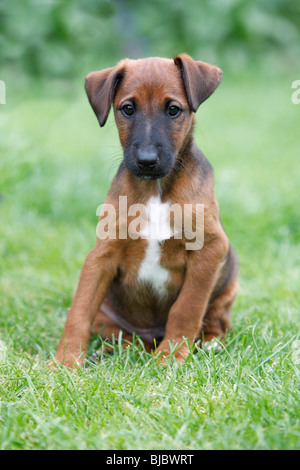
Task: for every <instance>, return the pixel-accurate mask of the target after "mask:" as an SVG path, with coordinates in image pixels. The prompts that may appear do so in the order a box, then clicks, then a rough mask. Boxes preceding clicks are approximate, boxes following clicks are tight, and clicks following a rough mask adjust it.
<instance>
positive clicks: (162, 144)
mask: <svg viewBox="0 0 300 470" xmlns="http://www.w3.org/2000/svg"><path fill="white" fill-rule="evenodd" d="M221 77H222V71H221V70H220V69H219V68H218V67H215V66H213V65H210V64H206V63H205V62H200V61H194V60H193V59H192V58H191V57H189V56H188V55H186V54H180V55H178V56H176V57H175V58H174V60H171V59H162V58H158V57H155V58H148V59H138V60H129V59H125V60H123V61H121V62H120V63H119V64H117V65H116V66H115V67H111V68H108V69H105V70H101V71H99V72H92V73H90V74H89V75H88V76H87V77H86V91H87V95H88V98H89V101H90V104H91V106H92V108H93V110H94V112H95V114H96V116H97V118H98V120H99V123H100V126H104V124H105V122H106V120H107V117H108V114H109V110H110V107H111V104H112V103H113V107H114V114H115V120H116V123H117V126H118V130H119V136H120V140H121V144H122V146H123V149H124V159H125V163H126V166H127V168H128V170H129V171H130V172H131V173H132V174H133V175H134V176H137V177H139V178H143V179H157V178H162V177H164V176H166V175H167V174H168V173H169V172H170V171H171V170H172V168H173V166H174V164H175V162H176V160H177V158H180V153H181V152H182V151H183V149H184V147H185V146H186V145H187V143H188V141H189V140H190V138H191V131H192V126H193V113H195V112H196V111H197V109H198V107H199V105H200V104H201V103H202V102H203V101H205V100H206V99H207V98H208V97H209V96H210V95H211V94H212V93H213V92H214V90H215V89H216V88H217V86H218V84H219V83H220V80H221Z"/></svg>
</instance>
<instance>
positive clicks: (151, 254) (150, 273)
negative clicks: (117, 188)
mask: <svg viewBox="0 0 300 470" xmlns="http://www.w3.org/2000/svg"><path fill="white" fill-rule="evenodd" d="M169 206H170V204H169V203H162V202H161V199H160V197H159V196H152V197H151V198H150V199H149V201H148V203H147V226H146V227H145V229H144V230H143V232H141V234H142V235H143V236H144V237H145V238H147V240H148V246H147V249H146V254H145V258H144V259H143V261H142V264H141V266H140V269H139V273H138V280H139V281H142V282H147V283H149V284H151V286H152V287H153V289H154V290H155V291H156V292H157V293H158V294H159V295H160V296H163V295H165V294H166V292H167V290H166V283H167V281H168V279H169V271H168V270H167V269H165V268H164V267H162V266H161V264H160V257H161V247H162V242H163V241H164V240H168V239H169V238H171V236H172V235H173V233H172V230H171V228H170V222H169Z"/></svg>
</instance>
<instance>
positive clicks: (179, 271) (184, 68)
mask: <svg viewBox="0 0 300 470" xmlns="http://www.w3.org/2000/svg"><path fill="white" fill-rule="evenodd" d="M221 76H222V72H221V70H220V69H219V68H217V67H215V66H213V65H209V64H206V63H204V62H199V61H194V60H193V59H192V58H191V57H189V56H188V55H186V54H181V55H178V56H177V57H175V58H174V60H171V59H162V58H148V59H139V60H128V59H125V60H122V61H121V62H120V63H119V64H117V65H116V66H115V67H112V68H108V69H105V70H102V71H99V72H92V73H90V74H89V75H88V76H87V78H86V91H87V95H88V98H89V101H90V103H91V106H92V108H93V110H94V112H95V114H96V116H97V118H98V120H99V123H100V125H101V126H103V125H104V124H105V122H106V119H107V116H108V113H109V110H110V107H111V104H112V103H113V108H114V114H115V120H116V123H117V126H118V130H119V136H120V141H121V144H122V146H123V149H124V160H123V162H122V164H121V166H120V168H119V171H118V173H117V175H116V176H115V178H114V180H113V182H112V184H111V187H110V189H109V192H108V194H107V198H106V201H105V203H106V205H105V206H104V210H103V211H102V213H101V216H100V219H99V224H100V225H99V226H98V228H99V230H98V232H97V234H98V238H97V242H96V246H95V248H94V249H93V250H92V251H91V252H90V253H89V254H88V256H87V258H86V261H85V263H84V265H83V267H82V271H81V275H80V280H79V284H78V288H77V290H76V293H75V295H74V299H73V303H72V306H71V308H70V311H69V313H68V317H67V320H66V324H65V328H64V333H63V335H62V337H61V340H60V343H59V346H58V350H57V353H56V360H57V361H59V362H61V363H64V364H66V365H68V366H72V364H74V363H76V364H77V365H81V364H82V363H83V360H84V356H85V353H86V349H87V345H88V341H89V337H90V334H91V333H92V332H101V335H102V337H104V338H108V339H111V338H112V337H113V336H115V337H118V335H119V332H120V330H122V332H123V339H125V340H129V341H130V340H131V339H132V333H133V332H135V333H136V334H138V335H140V337H141V338H142V339H143V340H144V343H145V346H146V349H147V350H151V348H153V345H154V339H155V342H156V344H158V347H157V349H156V351H155V354H156V355H159V357H162V358H163V359H162V360H164V358H165V357H166V356H167V355H168V354H170V349H172V347H173V346H174V345H177V346H178V348H177V350H176V353H175V357H176V358H177V359H178V360H179V361H181V362H182V361H184V360H185V358H186V357H187V355H188V353H189V347H188V345H189V343H190V344H191V343H192V342H193V341H195V340H196V339H197V338H204V340H205V341H209V340H211V339H212V338H214V337H222V336H224V334H225V332H226V331H227V330H228V329H229V327H230V308H231V305H232V303H233V301H234V299H235V296H236V293H237V259H236V255H235V253H234V251H233V249H232V248H231V246H230V245H229V242H228V239H227V236H226V234H225V232H224V230H223V228H222V225H221V223H220V220H219V211H218V204H217V201H216V198H215V194H214V182H213V170H212V168H211V166H210V164H209V163H208V161H207V160H206V158H205V157H204V155H203V154H202V152H201V151H200V150H199V149H198V148H197V146H196V144H195V142H194V140H193V126H194V113H195V112H196V111H197V109H198V107H199V105H200V104H201V103H202V102H203V101H204V100H206V99H207V98H208V97H209V96H210V95H211V94H212V93H213V91H214V90H215V89H216V87H217V86H218V84H219V82H220V80H221ZM124 203H126V205H124ZM136 204H139V206H136ZM110 207H112V208H113V211H112V212H111V214H113V215H114V216H115V218H114V220H113V218H112V217H111V214H109V208H110ZM143 207H144V208H146V212H145V214H146V215H145V214H144V215H143V216H141V212H143V211H142V209H143ZM170 207H172V209H178V208H179V209H182V213H181V216H180V214H179V216H178V212H177V213H176V210H174V211H173V212H172V211H169V213H168V216H167V215H166V214H167V212H168V210H169V209H170ZM203 207H204V211H203V212H202V216H203V217H204V226H203V218H202V219H201V217H200V219H201V220H202V224H199V220H197V214H198V212H197V210H198V209H199V208H200V209H201V208H202V209H203ZM191 208H192V209H191ZM185 209H186V210H187V212H188V209H189V210H190V209H191V212H188V214H187V216H186V214H185V212H184V211H185ZM200 212H201V211H200ZM200 212H199V213H200ZM134 216H136V218H134ZM167 221H168V223H167ZM188 224H189V225H190V228H189V230H185V228H186V227H185V226H187V225H188ZM104 226H106V229H105V228H104ZM109 226H110V227H109ZM149 227H150V228H151V229H152V235H153V230H154V232H155V233H156V236H149V234H150V231H149V230H147V229H149ZM201 233H202V235H203V236H202V237H200V234H201ZM198 235H199V239H200V240H199V239H198ZM193 237H194V239H195V238H196V242H195V243H194V244H193V243H190V242H191V240H192V238H193ZM189 243H190V244H189ZM184 340H186V341H184Z"/></svg>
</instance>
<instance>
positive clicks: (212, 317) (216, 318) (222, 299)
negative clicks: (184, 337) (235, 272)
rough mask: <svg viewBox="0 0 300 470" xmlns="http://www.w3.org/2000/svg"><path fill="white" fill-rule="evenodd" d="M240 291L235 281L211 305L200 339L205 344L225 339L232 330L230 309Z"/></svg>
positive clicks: (204, 320) (205, 317) (206, 314)
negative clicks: (226, 334)
mask: <svg viewBox="0 0 300 470" xmlns="http://www.w3.org/2000/svg"><path fill="white" fill-rule="evenodd" d="M237 291H238V282H237V279H234V280H233V281H232V282H231V283H230V284H229V285H228V286H227V287H226V288H225V289H224V290H223V291H222V292H221V293H220V294H219V295H218V296H217V297H216V298H215V299H214V300H213V301H212V303H211V304H209V306H208V309H207V312H206V313H205V316H204V319H203V325H202V328H201V332H200V339H201V340H202V341H203V343H207V342H209V341H211V340H212V339H213V338H223V337H224V336H225V333H226V332H227V331H228V330H230V327H231V320H230V309H231V306H232V304H233V302H234V299H235V297H236V294H237Z"/></svg>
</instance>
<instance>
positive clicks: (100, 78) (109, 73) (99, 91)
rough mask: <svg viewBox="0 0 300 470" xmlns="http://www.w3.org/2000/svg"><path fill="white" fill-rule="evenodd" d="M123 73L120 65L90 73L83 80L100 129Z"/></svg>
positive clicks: (122, 67)
mask: <svg viewBox="0 0 300 470" xmlns="http://www.w3.org/2000/svg"><path fill="white" fill-rule="evenodd" d="M124 72H125V67H124V66H122V65H121V64H120V65H116V66H115V67H110V68H108V69H104V70H100V71H99V72H91V73H89V74H88V75H87V77H86V79H85V89H86V93H87V95H88V99H89V102H90V104H91V106H92V108H93V110H94V112H95V114H96V116H97V118H98V120H99V123H100V126H101V127H102V126H104V124H105V123H106V120H107V117H108V114H109V111H110V107H111V103H112V101H113V99H114V96H115V94H116V91H117V88H118V85H119V84H120V82H121V80H122V78H123V76H124Z"/></svg>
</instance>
